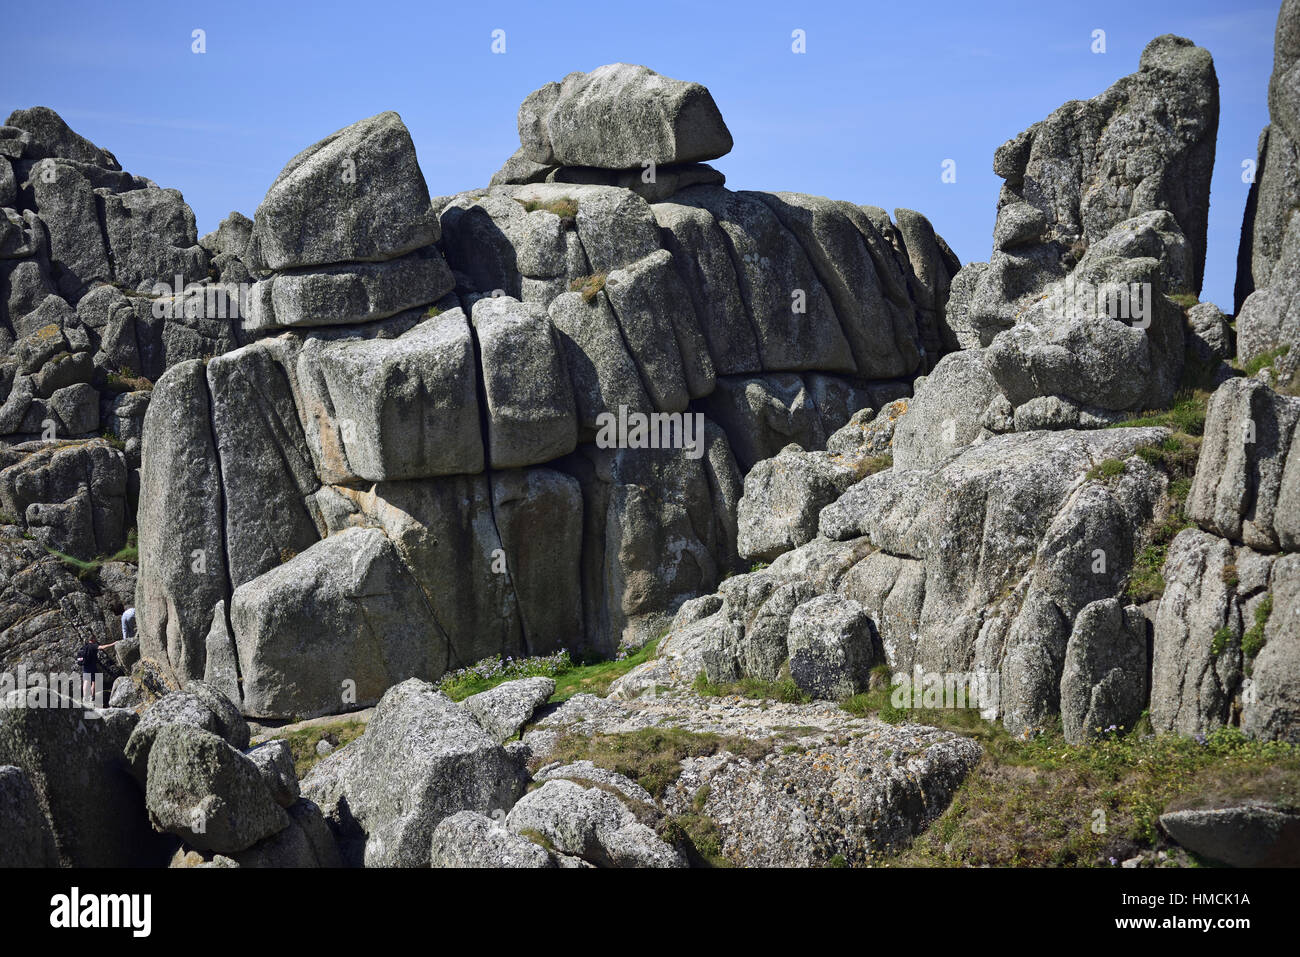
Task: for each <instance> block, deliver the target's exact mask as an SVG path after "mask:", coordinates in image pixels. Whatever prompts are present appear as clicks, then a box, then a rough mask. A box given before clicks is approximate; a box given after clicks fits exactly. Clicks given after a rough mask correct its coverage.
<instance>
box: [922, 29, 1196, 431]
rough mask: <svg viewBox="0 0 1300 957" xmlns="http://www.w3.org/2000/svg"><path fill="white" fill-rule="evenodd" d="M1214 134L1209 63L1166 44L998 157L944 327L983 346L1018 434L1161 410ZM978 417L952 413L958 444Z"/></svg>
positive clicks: (1167, 397) (1179, 369)
mask: <svg viewBox="0 0 1300 957" xmlns="http://www.w3.org/2000/svg"><path fill="white" fill-rule="evenodd" d="M1217 128H1218V84H1217V80H1216V78H1215V74H1214V66H1213V63H1212V61H1211V58H1210V55H1209V53H1208V52H1207V51H1205V50H1203V49H1201V48H1199V47H1196V46H1194V45H1193V44H1192V43H1191V42H1190V41H1188V40H1185V39H1183V38H1181V37H1174V36H1163V37H1157V38H1156V39H1155V40H1153V41H1151V43H1150V44H1148V45H1147V48H1146V49H1145V50H1144V51H1143V54H1142V58H1141V61H1140V63H1139V68H1138V72H1137V73H1134V74H1132V75H1131V76H1127V77H1124V78H1123V79H1121V80H1120V81H1119V82H1117V83H1116V84H1115V85H1113V86H1112V87H1111V88H1110V89H1108V90H1106V91H1105V92H1104V93H1102V94H1101V95H1100V96H1097V97H1094V98H1093V99H1091V100H1086V101H1073V102H1070V103H1067V104H1065V105H1064V106H1062V107H1061V108H1060V109H1058V110H1056V111H1055V112H1054V113H1052V114H1051V115H1050V116H1049V117H1047V119H1045V120H1043V121H1041V122H1039V123H1036V124H1034V125H1033V126H1032V127H1030V128H1029V129H1028V130H1026V131H1024V132H1023V133H1021V134H1019V135H1018V136H1016V137H1014V138H1013V139H1011V140H1008V141H1007V142H1006V143H1005V144H1003V145H1002V146H1001V147H1000V148H999V149H998V151H997V153H996V154H995V156H994V160H993V168H994V172H995V173H997V174H998V176H1000V177H1001V178H1002V179H1003V180H1004V183H1005V185H1004V186H1003V190H1002V195H1001V197H1000V199H999V201H998V215H997V223H996V225H995V227H994V232H993V245H994V251H993V257H992V259H991V260H990V261H989V262H988V263H977V264H973V265H971V266H967V267H965V269H964V270H963V274H960V275H958V276H956V277H954V278H953V279H952V281H951V284H950V286H951V291H950V297H951V302H950V303H949V308H948V309H947V311H946V314H945V323H946V325H947V328H948V330H949V332H950V334H951V335H952V336H953V337H954V339H955V340H956V341H957V342H958V344H962V345H965V346H967V347H975V346H982V347H984V349H983V352H982V357H983V365H984V368H985V370H986V373H987V375H988V376H991V377H992V379H993V381H994V382H995V383H996V387H997V390H998V391H999V392H1000V393H1001V394H1002V396H1003V397H1004V398H1005V400H1006V401H1007V402H1008V403H1009V404H1010V406H1011V407H1012V410H1013V411H1014V423H1015V428H1016V429H1017V430H1018V431H1028V430H1033V429H1036V428H1043V427H1046V428H1077V427H1080V426H1082V427H1084V428H1089V427H1095V424H1096V423H1099V422H1104V421H1105V420H1106V419H1107V418H1108V417H1111V416H1112V414H1113V413H1118V412H1121V411H1124V410H1143V409H1151V408H1162V407H1165V406H1167V405H1169V403H1170V402H1171V400H1172V398H1173V396H1174V392H1175V391H1176V389H1177V388H1178V386H1179V382H1180V377H1181V376H1182V373H1183V366H1184V361H1185V339H1186V335H1185V331H1184V325H1185V320H1184V317H1183V315H1182V310H1181V308H1179V307H1178V306H1176V305H1175V304H1174V303H1173V302H1172V301H1171V300H1169V299H1168V298H1167V297H1169V296H1174V295H1186V294H1196V293H1199V291H1200V287H1201V276H1202V274H1203V271H1204V263H1205V235H1206V224H1207V219H1208V210H1209V184H1210V172H1211V169H1212V167H1213V162H1214V142H1215V135H1216V131H1217ZM1134 156H1139V157H1141V160H1140V161H1136V162H1135V161H1132V159H1131V158H1132V157H1134ZM1047 406H1051V409H1050V412H1049V410H1048V408H1047ZM919 407H920V404H918V408H919ZM914 411H915V410H914ZM983 411H984V410H983V408H980V409H973V408H971V409H967V410H966V412H965V413H964V414H963V415H961V416H957V417H955V421H956V422H957V423H959V426H958V427H959V429H964V431H966V432H967V433H968V434H967V435H966V436H964V437H963V438H964V439H965V440H966V441H969V440H970V438H973V436H972V435H970V434H969V433H970V432H971V431H972V428H973V427H974V425H975V424H976V423H978V422H979V417H980V414H981V412H983ZM1121 417H1122V416H1121ZM1111 420H1112V421H1114V418H1111ZM963 424H964V425H963Z"/></svg>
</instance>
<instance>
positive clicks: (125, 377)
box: [104, 366, 153, 395]
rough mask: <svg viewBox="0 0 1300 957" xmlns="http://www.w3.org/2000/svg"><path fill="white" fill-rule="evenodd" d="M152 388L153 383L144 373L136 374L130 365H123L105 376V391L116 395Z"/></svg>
mask: <svg viewBox="0 0 1300 957" xmlns="http://www.w3.org/2000/svg"><path fill="white" fill-rule="evenodd" d="M152 389H153V383H152V382H150V381H149V380H148V379H146V378H145V377H144V376H142V375H136V374H135V373H134V372H133V371H132V370H131V368H130V367H129V366H123V367H122V368H120V369H118V370H117V371H116V372H110V373H108V374H107V375H106V376H105V377H104V391H105V392H109V393H112V394H114V395H120V394H122V393H123V392H142V391H149V390H152Z"/></svg>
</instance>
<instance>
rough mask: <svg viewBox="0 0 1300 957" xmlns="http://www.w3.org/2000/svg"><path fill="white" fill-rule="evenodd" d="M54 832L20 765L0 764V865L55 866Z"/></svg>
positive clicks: (56, 859)
mask: <svg viewBox="0 0 1300 957" xmlns="http://www.w3.org/2000/svg"><path fill="white" fill-rule="evenodd" d="M57 866H58V855H57V854H56V853H55V849H54V835H53V833H51V831H50V824H49V822H48V821H47V820H46V819H45V815H44V814H42V813H41V808H40V804H39V803H38V802H37V798H36V791H35V790H34V789H33V788H32V784H31V781H29V780H28V779H27V775H26V774H25V773H24V772H23V770H22V769H21V768H16V767H14V766H13V765H5V766H3V767H0V867H57Z"/></svg>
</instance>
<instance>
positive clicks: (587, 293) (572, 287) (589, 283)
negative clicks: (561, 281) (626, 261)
mask: <svg viewBox="0 0 1300 957" xmlns="http://www.w3.org/2000/svg"><path fill="white" fill-rule="evenodd" d="M604 288H605V274H604V273H603V272H598V273H592V274H591V275H590V276H579V277H578V278H577V279H575V280H573V282H571V283H569V291H570V292H580V293H582V301H583V302H591V300H593V299H595V298H596V293H598V292H600V291H601V290H602V289H604Z"/></svg>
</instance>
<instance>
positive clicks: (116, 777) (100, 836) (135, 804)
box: [0, 689, 168, 867]
mask: <svg viewBox="0 0 1300 957" xmlns="http://www.w3.org/2000/svg"><path fill="white" fill-rule="evenodd" d="M69 690H71V689H69ZM15 694H18V693H15ZM0 704H3V707H0V765H12V766H15V767H18V768H20V769H21V770H22V771H23V773H24V774H25V775H26V777H27V780H28V782H30V785H31V787H32V789H33V790H34V791H35V793H36V801H37V804H38V805H39V807H40V810H41V813H42V814H43V815H44V816H45V819H46V820H47V821H48V822H49V824H50V827H51V829H52V831H53V834H54V844H55V848H56V851H57V854H58V862H59V865H60V866H62V867H139V866H154V865H157V864H159V863H161V862H162V860H164V859H165V854H166V853H168V851H167V850H166V846H165V844H163V843H162V842H160V841H159V840H158V839H157V837H156V835H154V834H153V833H152V832H151V831H150V829H149V825H148V822H147V819H146V816H145V807H144V797H143V795H142V794H141V791H140V787H139V785H138V784H137V783H136V782H135V780H134V779H133V778H132V776H131V773H130V770H129V769H128V767H127V763H126V760H125V758H124V757H123V755H122V746H123V744H124V743H125V739H126V735H128V734H129V733H130V725H131V723H132V721H133V720H134V715H131V714H130V713H129V712H104V711H100V712H92V713H89V714H88V712H87V711H86V709H84V708H82V707H81V706H80V705H79V704H78V703H77V702H75V701H73V700H72V699H70V698H67V697H66V696H64V695H61V694H59V693H58V692H56V691H53V690H52V691H51V692H50V697H49V701H48V702H47V705H48V706H39V705H38V706H35V707H27V706H25V701H24V700H23V699H22V698H18V700H15V699H14V697H13V696H11V697H9V698H8V699H6V700H4V701H2V702H0ZM119 717H120V718H122V719H124V720H118V718H119ZM110 718H112V720H110Z"/></svg>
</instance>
